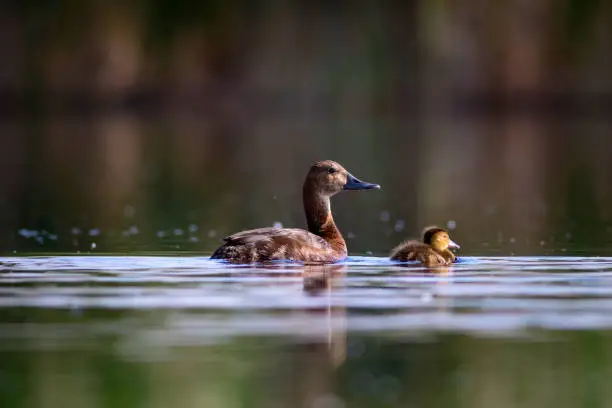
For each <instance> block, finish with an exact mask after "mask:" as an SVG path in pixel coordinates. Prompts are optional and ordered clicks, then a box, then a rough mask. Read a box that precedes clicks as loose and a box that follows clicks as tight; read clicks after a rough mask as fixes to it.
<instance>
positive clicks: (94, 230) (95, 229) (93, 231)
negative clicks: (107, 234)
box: [89, 228, 100, 237]
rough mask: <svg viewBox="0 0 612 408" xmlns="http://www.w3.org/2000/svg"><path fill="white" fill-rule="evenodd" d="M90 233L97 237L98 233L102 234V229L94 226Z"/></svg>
mask: <svg viewBox="0 0 612 408" xmlns="http://www.w3.org/2000/svg"><path fill="white" fill-rule="evenodd" d="M89 235H90V236H92V237H97V236H98V235H100V229H99V228H92V229H90V230H89Z"/></svg>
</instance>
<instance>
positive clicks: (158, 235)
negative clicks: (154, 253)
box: [156, 231, 166, 238]
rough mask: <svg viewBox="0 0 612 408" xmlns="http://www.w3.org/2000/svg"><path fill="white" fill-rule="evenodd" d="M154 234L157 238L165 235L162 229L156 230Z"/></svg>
mask: <svg viewBox="0 0 612 408" xmlns="http://www.w3.org/2000/svg"><path fill="white" fill-rule="evenodd" d="M156 235H157V237H158V238H163V237H165V236H166V233H165V232H164V231H157V234H156Z"/></svg>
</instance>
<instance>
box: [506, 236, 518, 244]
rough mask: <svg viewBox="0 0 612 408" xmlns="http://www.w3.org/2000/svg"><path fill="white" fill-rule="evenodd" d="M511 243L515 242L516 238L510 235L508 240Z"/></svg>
mask: <svg viewBox="0 0 612 408" xmlns="http://www.w3.org/2000/svg"><path fill="white" fill-rule="evenodd" d="M508 241H509V242H510V243H511V244H514V243H515V242H516V239H515V238H514V237H510V239H509V240H508Z"/></svg>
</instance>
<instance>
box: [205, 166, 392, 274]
mask: <svg viewBox="0 0 612 408" xmlns="http://www.w3.org/2000/svg"><path fill="white" fill-rule="evenodd" d="M372 189H380V186H379V185H378V184H373V183H367V182H365V181H361V180H359V179H358V178H356V177H355V176H353V175H352V174H351V173H349V172H348V171H346V169H345V168H344V167H342V166H341V165H340V164H338V163H336V162H334V161H331V160H325V161H320V162H317V163H315V164H314V165H313V166H312V167H311V168H310V170H309V172H308V174H307V175H306V180H305V181H304V184H303V187H302V199H303V203H304V212H305V214H306V221H307V224H308V231H306V230H303V229H298V228H258V229H254V230H248V231H242V232H238V233H236V234H233V235H230V236H228V237H225V238H224V241H225V243H224V244H223V245H222V246H220V247H219V248H218V249H217V250H216V251H215V252H214V253H213V255H212V256H211V258H212V259H225V260H227V261H229V262H232V263H255V262H269V261H279V260H291V261H299V262H308V263H311V262H312V263H329V262H336V261H340V260H343V259H344V258H346V256H347V249H346V243H345V241H344V238H343V237H342V234H341V233H340V230H338V227H336V223H335V222H334V218H333V216H332V213H331V207H330V198H331V197H332V196H334V195H336V194H338V193H339V192H341V191H343V190H372Z"/></svg>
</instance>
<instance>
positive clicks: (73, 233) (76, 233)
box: [70, 227, 81, 235]
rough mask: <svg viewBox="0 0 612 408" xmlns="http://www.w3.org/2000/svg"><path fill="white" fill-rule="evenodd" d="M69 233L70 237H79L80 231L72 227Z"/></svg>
mask: <svg viewBox="0 0 612 408" xmlns="http://www.w3.org/2000/svg"><path fill="white" fill-rule="evenodd" d="M70 233H71V234H72V235H81V229H80V228H77V227H72V229H71V230H70Z"/></svg>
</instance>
